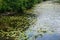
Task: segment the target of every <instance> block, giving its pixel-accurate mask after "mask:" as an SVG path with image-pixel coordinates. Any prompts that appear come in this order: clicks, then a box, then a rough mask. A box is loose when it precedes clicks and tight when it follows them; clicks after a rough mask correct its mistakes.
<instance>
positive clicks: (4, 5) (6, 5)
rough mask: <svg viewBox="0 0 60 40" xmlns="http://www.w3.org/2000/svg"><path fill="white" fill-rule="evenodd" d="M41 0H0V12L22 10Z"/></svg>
mask: <svg viewBox="0 0 60 40" xmlns="http://www.w3.org/2000/svg"><path fill="white" fill-rule="evenodd" d="M41 1H42V0H0V12H11V11H12V12H24V11H25V10H27V9H30V8H32V7H33V6H34V4H36V3H39V2H41Z"/></svg>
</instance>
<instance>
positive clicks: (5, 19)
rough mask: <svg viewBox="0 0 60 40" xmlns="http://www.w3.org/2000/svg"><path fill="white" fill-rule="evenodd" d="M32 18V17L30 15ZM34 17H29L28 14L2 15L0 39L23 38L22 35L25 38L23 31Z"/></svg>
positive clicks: (15, 39)
mask: <svg viewBox="0 0 60 40" xmlns="http://www.w3.org/2000/svg"><path fill="white" fill-rule="evenodd" d="M30 18H31V17H30ZM33 19H34V18H31V19H29V17H28V16H26V15H23V16H1V17H0V39H1V40H18V38H20V39H19V40H21V37H22V38H23V39H25V37H26V36H25V34H24V33H23V32H24V31H25V30H26V29H27V28H28V27H29V25H31V24H32V23H31V21H32V22H33Z"/></svg>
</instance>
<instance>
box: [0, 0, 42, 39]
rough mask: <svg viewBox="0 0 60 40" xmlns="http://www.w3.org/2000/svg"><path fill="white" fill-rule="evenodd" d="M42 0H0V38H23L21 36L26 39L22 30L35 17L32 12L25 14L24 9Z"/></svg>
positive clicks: (26, 27) (28, 8)
mask: <svg viewBox="0 0 60 40" xmlns="http://www.w3.org/2000/svg"><path fill="white" fill-rule="evenodd" d="M42 1H43V0H0V40H23V39H22V37H23V38H24V39H26V36H25V34H24V31H25V30H26V29H28V28H29V26H30V25H31V24H33V23H34V22H33V19H35V15H34V14H26V11H28V10H30V9H32V8H33V7H34V5H35V4H37V3H40V2H42ZM31 22H32V23H31ZM18 38H19V39H18ZM26 40H27V39H26Z"/></svg>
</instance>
